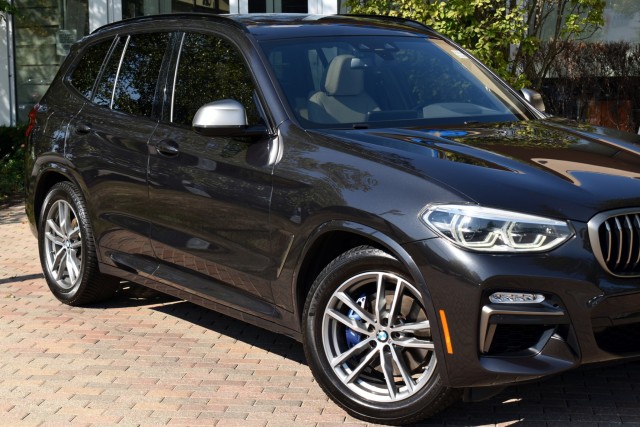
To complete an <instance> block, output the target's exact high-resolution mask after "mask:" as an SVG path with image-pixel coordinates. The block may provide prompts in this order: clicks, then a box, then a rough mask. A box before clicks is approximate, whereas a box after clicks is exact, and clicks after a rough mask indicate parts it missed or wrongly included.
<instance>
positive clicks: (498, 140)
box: [314, 119, 640, 221]
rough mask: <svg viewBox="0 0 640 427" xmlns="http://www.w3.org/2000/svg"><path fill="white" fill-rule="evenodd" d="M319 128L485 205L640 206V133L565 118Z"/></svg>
mask: <svg viewBox="0 0 640 427" xmlns="http://www.w3.org/2000/svg"><path fill="white" fill-rule="evenodd" d="M314 133H319V134H322V135H325V136H328V137H331V138H332V139H334V140H335V139H339V140H340V142H341V143H347V144H348V145H349V146H350V147H351V148H352V149H355V150H358V151H361V154H362V155H369V156H373V157H375V158H376V159H377V160H378V161H381V162H384V163H387V164H389V163H391V164H393V165H394V166H395V167H402V168H405V169H406V170H408V171H410V172H412V173H414V174H419V175H422V176H424V177H425V179H429V180H432V181H433V180H435V181H439V182H440V184H441V185H443V186H446V187H449V188H450V189H451V190H453V191H455V192H457V193H458V194H460V196H461V197H462V198H463V199H465V200H467V201H468V202H471V203H478V204H480V205H483V206H488V207H495V208H501V209H508V210H514V211H520V212H528V213H532V214H538V215H544V216H548V217H554V218H566V219H571V220H576V221H588V220H589V219H590V218H591V217H592V216H593V215H595V214H596V213H598V212H601V211H606V210H611V209H616V208H622V207H639V208H640V137H636V136H635V135H632V134H627V133H622V132H617V131H614V130H610V129H604V128H598V127H595V126H589V125H572V123H570V122H568V121H565V120H558V119H549V120H536V121H523V122H514V123H502V124H488V125H487V124H476V125H471V126H463V127H460V128H450V127H448V128H446V129H444V128H439V129H436V128H401V129H397V128H393V129H389V128H385V129H354V130H351V129H350V130H339V129H338V130H336V129H331V130H317V131H314ZM425 199H426V201H429V199H428V195H425ZM437 202H449V200H437Z"/></svg>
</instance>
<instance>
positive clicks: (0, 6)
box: [0, 0, 16, 21]
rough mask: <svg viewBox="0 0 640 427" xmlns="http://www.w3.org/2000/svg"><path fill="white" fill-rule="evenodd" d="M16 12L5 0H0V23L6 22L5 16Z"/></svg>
mask: <svg viewBox="0 0 640 427" xmlns="http://www.w3.org/2000/svg"><path fill="white" fill-rule="evenodd" d="M15 12H16V7H15V6H14V5H13V4H11V2H9V1H7V0H0V21H2V20H6V19H7V15H10V14H12V13H15Z"/></svg>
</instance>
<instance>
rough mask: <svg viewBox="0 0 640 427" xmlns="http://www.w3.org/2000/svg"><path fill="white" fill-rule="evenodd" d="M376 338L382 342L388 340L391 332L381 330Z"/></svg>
mask: <svg viewBox="0 0 640 427" xmlns="http://www.w3.org/2000/svg"><path fill="white" fill-rule="evenodd" d="M376 338H378V341H380V342H385V341H386V340H388V339H389V334H388V333H386V332H385V331H380V332H378V335H377V336H376Z"/></svg>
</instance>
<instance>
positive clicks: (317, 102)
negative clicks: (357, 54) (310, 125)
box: [309, 55, 380, 123]
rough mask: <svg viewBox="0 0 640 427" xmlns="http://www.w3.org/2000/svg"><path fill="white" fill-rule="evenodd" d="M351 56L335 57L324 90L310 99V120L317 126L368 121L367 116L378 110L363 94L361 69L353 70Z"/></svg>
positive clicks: (374, 103) (366, 95) (328, 71)
mask: <svg viewBox="0 0 640 427" xmlns="http://www.w3.org/2000/svg"><path fill="white" fill-rule="evenodd" d="M353 58H354V57H353V56H352V55H339V56H336V57H335V58H333V60H332V61H331V63H330V64H329V69H328V70H327V77H326V78H325V83H324V91H320V92H316V93H314V94H313V95H312V96H311V98H309V119H310V120H311V121H313V122H316V123H354V122H364V121H366V120H367V113H369V112H371V111H379V110H380V109H379V108H378V105H376V102H375V101H374V100H373V98H371V97H370V96H369V95H368V94H367V93H366V92H364V77H363V71H362V69H358V68H351V60H352V59H353Z"/></svg>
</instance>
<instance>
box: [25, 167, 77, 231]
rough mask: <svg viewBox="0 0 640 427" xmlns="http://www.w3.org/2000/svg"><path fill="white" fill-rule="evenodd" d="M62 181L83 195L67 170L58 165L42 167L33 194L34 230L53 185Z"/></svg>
mask: <svg viewBox="0 0 640 427" xmlns="http://www.w3.org/2000/svg"><path fill="white" fill-rule="evenodd" d="M63 181H68V182H70V183H72V184H73V185H74V186H75V187H76V188H78V190H80V192H81V193H83V195H84V192H83V188H82V187H81V186H80V185H79V184H78V182H77V180H76V179H75V177H74V176H73V174H71V173H70V172H69V170H68V169H67V168H65V167H64V166H61V165H59V164H50V165H48V166H46V167H44V168H43V169H42V170H41V171H40V173H39V177H38V181H37V183H36V185H35V189H34V192H33V215H34V225H35V227H36V230H38V227H39V226H40V224H39V223H38V222H39V221H40V214H41V212H42V205H43V204H44V199H45V198H46V197H47V194H48V193H49V190H51V188H52V187H53V186H54V185H56V184H57V183H59V182H63Z"/></svg>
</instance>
